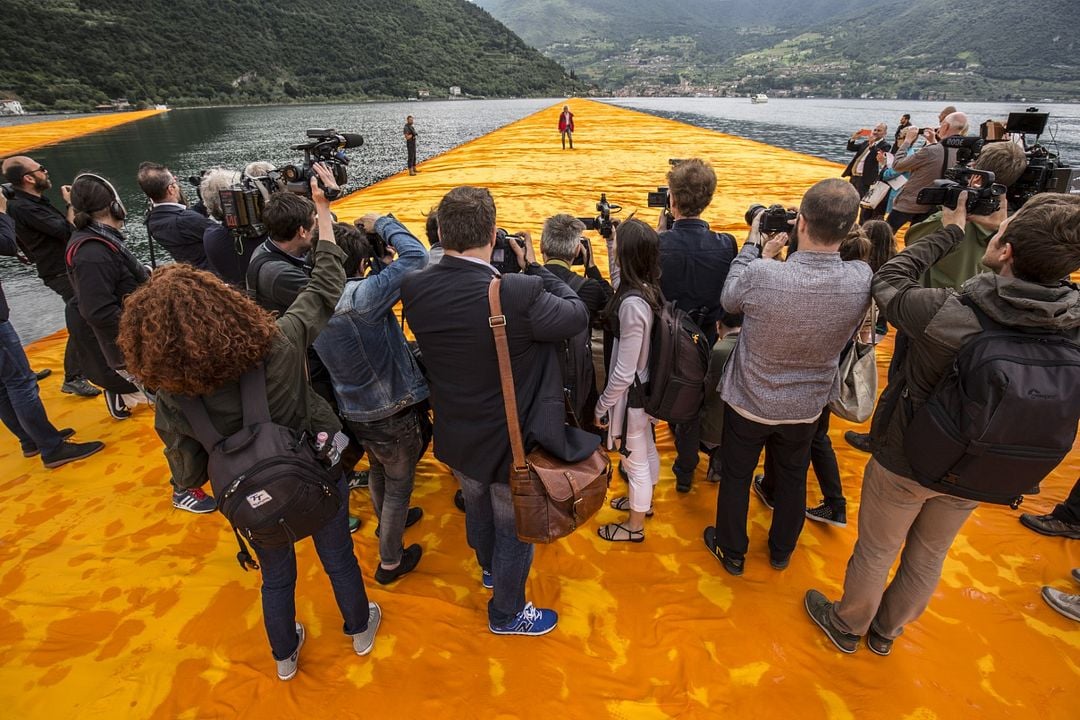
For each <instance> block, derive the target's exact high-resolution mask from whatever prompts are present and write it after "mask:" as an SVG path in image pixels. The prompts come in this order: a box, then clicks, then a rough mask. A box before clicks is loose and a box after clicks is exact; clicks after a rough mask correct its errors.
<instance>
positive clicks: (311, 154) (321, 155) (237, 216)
mask: <svg viewBox="0 0 1080 720" xmlns="http://www.w3.org/2000/svg"><path fill="white" fill-rule="evenodd" d="M307 137H308V138H310V139H311V142H307V143H301V144H300V145H293V146H292V149H293V150H303V151H304V159H303V161H301V162H300V163H290V164H287V165H282V166H281V167H278V168H272V169H270V170H269V171H267V172H266V173H265V174H264V175H252V174H244V175H243V176H242V177H241V178H240V182H239V183H238V184H236V185H233V186H232V187H230V188H228V189H225V190H221V191H219V193H218V196H219V199H220V202H221V211H222V214H223V215H224V223H225V226H226V227H228V228H229V230H230V231H232V233H233V234H234V235H237V236H241V237H258V236H260V235H264V234H265V233H266V228H265V227H264V226H263V223H262V211H263V207H265V205H266V201H267V200H269V199H270V196H271V195H272V194H273V193H276V192H280V191H283V190H284V191H286V192H291V193H294V194H296V195H303V196H304V197H311V178H313V177H318V176H317V175H316V174H315V171H314V170H313V169H312V166H313V165H314V164H315V163H322V164H323V165H325V166H326V167H327V168H328V169H329V170H330V172H331V173H332V174H333V176H334V182H335V183H337V186H338V188H337V189H327V188H323V190H324V191H325V192H326V197H327V199H329V200H334V199H336V198H337V197H338V196H339V195H340V194H341V187H343V186H344V185H345V183H346V182H347V181H348V172H347V171H346V166H347V165H348V164H349V158H348V156H347V155H346V154H345V150H346V149H348V148H354V147H359V146H361V145H363V144H364V138H363V137H361V136H360V135H357V134H355V133H339V132H338V131H337V130H334V129H333V128H329V129H311V130H308V131H307ZM191 179H192V180H194V178H191ZM321 184H322V183H321V181H320V186H321Z"/></svg>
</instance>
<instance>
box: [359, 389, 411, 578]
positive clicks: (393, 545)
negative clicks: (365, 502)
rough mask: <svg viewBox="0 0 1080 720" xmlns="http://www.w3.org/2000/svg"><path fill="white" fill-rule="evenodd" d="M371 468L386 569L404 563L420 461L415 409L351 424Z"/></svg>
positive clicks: (369, 484) (380, 552)
mask: <svg viewBox="0 0 1080 720" xmlns="http://www.w3.org/2000/svg"><path fill="white" fill-rule="evenodd" d="M349 427H350V428H352V431H353V433H354V434H355V435H356V437H357V438H358V439H359V440H360V442H361V444H362V445H363V446H364V449H365V450H366V451H367V455H368V462H369V463H370V464H371V470H370V474H369V475H368V487H369V488H370V489H371V504H372V505H373V506H374V507H375V516H376V517H378V518H379V557H380V558H381V559H382V561H383V564H385V565H396V564H397V563H399V562H401V550H402V547H403V541H402V537H403V536H404V535H405V519H406V518H407V516H408V514H409V500H410V499H411V498H412V491H413V480H414V479H415V476H416V463H417V461H418V460H419V459H420V445H421V441H420V420H419V418H418V417H417V410H416V407H415V406H413V407H410V408H407V409H406V410H405V411H404V412H402V413H399V414H398V415H394V416H392V417H388V418H384V419H383V420H375V421H373V422H366V423H360V422H352V421H350V422H349Z"/></svg>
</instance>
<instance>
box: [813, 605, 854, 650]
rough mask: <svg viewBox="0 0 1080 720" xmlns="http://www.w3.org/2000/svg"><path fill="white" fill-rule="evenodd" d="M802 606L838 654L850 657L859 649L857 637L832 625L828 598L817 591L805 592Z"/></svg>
mask: <svg viewBox="0 0 1080 720" xmlns="http://www.w3.org/2000/svg"><path fill="white" fill-rule="evenodd" d="M803 605H804V606H805V607H806V612H807V614H808V615H809V616H810V619H811V620H813V621H814V624H815V625H817V626H818V627H819V628H821V630H822V632H824V633H825V636H826V637H827V638H829V640H830V641H831V642H832V644H833V645H835V646H836V647H837V649H839V650H840V652H843V653H847V654H848V655H850V654H851V653H853V652H855V651H856V650H858V649H859V636H858V635H852V634H850V633H846V632H844V631H842V630H840V629H839V628H838V627H836V626H835V625H833V622H832V618H831V617H830V612H831V611H832V606H833V604H832V603H831V602H829V598H827V597H825V596H824V595H822V594H821V593H820V592H818V591H817V590H807V591H806V597H805V598H803Z"/></svg>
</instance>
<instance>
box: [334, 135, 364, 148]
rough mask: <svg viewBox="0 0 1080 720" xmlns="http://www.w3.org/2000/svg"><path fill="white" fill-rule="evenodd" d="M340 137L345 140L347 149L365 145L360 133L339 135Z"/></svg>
mask: <svg viewBox="0 0 1080 720" xmlns="http://www.w3.org/2000/svg"><path fill="white" fill-rule="evenodd" d="M339 135H341V137H343V138H345V147H346V148H354V147H360V146H361V145H363V144H364V138H363V137H361V136H360V134H359V133H339Z"/></svg>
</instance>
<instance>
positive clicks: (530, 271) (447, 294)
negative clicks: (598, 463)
mask: <svg viewBox="0 0 1080 720" xmlns="http://www.w3.org/2000/svg"><path fill="white" fill-rule="evenodd" d="M494 275H495V271H494V269H493V268H491V267H490V266H487V265H482V264H480V263H476V262H471V261H469V260H465V259H462V258H460V257H457V256H453V255H446V256H445V257H444V258H443V259H442V261H441V262H440V263H439V264H438V265H432V266H430V267H428V268H426V269H425V270H422V271H418V272H414V273H412V274H410V275H409V276H408V277H407V278H406V279H405V282H404V283H403V285H402V288H401V299H402V301H403V302H404V304H405V317H406V319H407V320H408V323H409V327H410V328H412V331H413V333H414V334H415V335H416V339H417V341H418V342H419V344H420V350H421V351H422V352H423V354H424V359H425V361H426V364H427V368H428V381H429V383H430V385H431V401H432V406H433V408H434V411H435V438H434V441H435V457H436V458H438V459H439V460H441V461H442V462H444V463H446V464H447V465H449V466H450V467H451V468H453V469H455V470H457V471H459V472H462V473H464V474H465V475H468V476H469V477H471V478H473V479H475V480H477V481H479V482H482V483H492V482H508V480H509V473H510V462H511V452H510V439H509V437H508V434H507V430H506V413H505V408H504V407H503V399H502V391H501V389H500V385H499V362H498V358H497V357H496V355H495V340H494V338H493V337H492V334H491V327H490V326H489V325H488V318H489V317H490V311H489V309H488V300H487V293H488V285H489V284H490V283H491V278H492V277H493V276H494ZM500 298H501V300H502V310H503V314H504V315H505V316H506V332H507V339H508V344H509V347H510V362H511V366H512V368H513V373H514V388H515V390H516V394H517V405H518V418H519V420H520V422H521V432H522V437H523V439H524V443H525V450H526V452H528V451H529V450H531V449H533V448H535V447H536V446H538V445H539V446H542V447H543V448H544V449H546V450H547V451H548V452H550V453H552V454H553V455H555V456H556V457H560V458H563V459H564V460H568V461H572V462H576V461H580V460H583V459H585V458H586V457H588V456H589V454H590V453H592V452H593V451H594V450H595V449H596V448H597V446H598V445H599V444H600V438H599V437H597V436H596V435H593V434H591V433H587V432H585V431H583V430H578V429H576V428H569V427H567V426H566V424H565V417H566V412H565V406H564V400H563V391H562V378H561V376H560V371H559V361H558V357H557V355H556V343H557V342H558V341H560V340H564V339H566V338H569V337H572V336H574V335H576V334H578V333H580V332H582V331H583V330H584V329H585V328H586V327H587V326H588V323H589V313H588V310H587V309H586V307H585V303H583V302H582V301H581V299H580V298H578V296H577V295H575V294H574V292H573V291H572V290H571V289H570V288H569V287H567V286H566V283H564V282H562V281H561V280H559V279H558V278H557V277H555V276H554V275H552V274H551V273H550V272H548V271H547V270H545V269H544V268H542V267H541V266H539V265H535V264H534V265H530V266H529V267H528V268H527V269H526V271H525V273H522V274H518V273H514V274H511V275H506V276H504V277H503V279H502V291H501V294H500Z"/></svg>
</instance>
